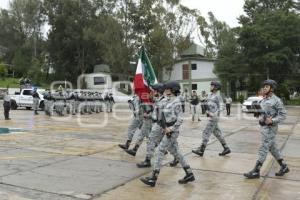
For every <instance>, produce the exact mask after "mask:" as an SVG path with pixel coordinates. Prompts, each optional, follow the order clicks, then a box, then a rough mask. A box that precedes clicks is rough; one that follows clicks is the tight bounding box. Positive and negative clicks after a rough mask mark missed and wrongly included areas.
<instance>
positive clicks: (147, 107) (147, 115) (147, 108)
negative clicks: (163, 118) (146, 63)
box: [125, 103, 153, 156]
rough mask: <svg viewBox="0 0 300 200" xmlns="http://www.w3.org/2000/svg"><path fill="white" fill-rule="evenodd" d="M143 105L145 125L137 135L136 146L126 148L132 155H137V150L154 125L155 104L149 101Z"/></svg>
mask: <svg viewBox="0 0 300 200" xmlns="http://www.w3.org/2000/svg"><path fill="white" fill-rule="evenodd" d="M141 107H142V110H143V119H142V120H143V125H142V127H141V130H140V132H139V134H138V136H137V140H136V142H135V146H134V148H133V149H125V151H126V152H127V153H128V154H130V155H132V156H135V155H136V152H137V150H138V149H139V147H140V146H141V144H142V143H143V140H144V138H145V137H147V138H149V133H150V132H151V127H152V118H151V114H152V111H153V105H152V104H150V103H149V104H143V105H142V106H141Z"/></svg>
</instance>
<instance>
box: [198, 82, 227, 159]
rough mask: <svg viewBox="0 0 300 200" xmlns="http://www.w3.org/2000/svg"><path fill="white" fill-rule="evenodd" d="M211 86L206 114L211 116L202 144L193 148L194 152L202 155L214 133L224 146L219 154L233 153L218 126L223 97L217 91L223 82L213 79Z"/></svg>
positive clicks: (203, 134)
mask: <svg viewBox="0 0 300 200" xmlns="http://www.w3.org/2000/svg"><path fill="white" fill-rule="evenodd" d="M210 87H211V88H210V90H211V93H210V94H209V96H208V97H207V108H208V110H207V111H206V115H207V117H208V118H209V120H208V123H207V125H206V127H205V129H204V131H203V133H202V144H201V146H200V147H199V148H198V149H196V150H192V152H193V153H195V154H197V155H199V156H201V157H202V156H203V154H204V151H205V148H206V146H207V143H208V141H209V138H210V136H211V134H214V136H216V138H217V139H218V140H219V141H220V142H221V144H222V146H223V148H224V150H223V152H222V153H219V156H225V155H227V154H229V153H231V151H230V149H229V147H228V146H227V143H226V141H225V138H224V136H223V133H222V131H221V129H220V128H219V126H218V121H219V117H220V111H221V103H222V102H223V101H222V99H221V97H220V96H219V95H217V91H218V90H220V89H221V84H220V83H219V82H217V81H212V82H211V86H210Z"/></svg>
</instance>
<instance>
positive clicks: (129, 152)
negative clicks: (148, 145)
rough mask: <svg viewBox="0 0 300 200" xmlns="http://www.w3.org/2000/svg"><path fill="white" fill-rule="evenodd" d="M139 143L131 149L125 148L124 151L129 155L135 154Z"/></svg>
mask: <svg viewBox="0 0 300 200" xmlns="http://www.w3.org/2000/svg"><path fill="white" fill-rule="evenodd" d="M139 147H140V146H139V145H135V146H134V148H133V149H125V151H126V153H128V154H129V155H132V156H135V155H136V152H137V150H138V149H139Z"/></svg>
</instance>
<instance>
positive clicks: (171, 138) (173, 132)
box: [140, 81, 195, 187]
mask: <svg viewBox="0 0 300 200" xmlns="http://www.w3.org/2000/svg"><path fill="white" fill-rule="evenodd" d="M179 94H180V85H179V83H177V82H174V81H171V82H168V83H166V84H165V95H166V104H165V107H164V110H163V112H162V119H161V121H160V122H159V123H161V126H162V127H163V129H164V137H163V139H162V141H161V142H160V144H159V146H158V147H157V149H156V153H157V154H156V155H157V156H156V158H155V162H154V169H153V172H152V175H151V176H150V177H145V178H141V179H140V180H141V181H142V182H143V183H145V184H146V185H149V186H152V187H154V186H155V184H156V181H157V177H158V174H159V171H160V168H161V163H162V159H163V157H164V155H165V152H166V151H167V150H168V151H169V152H170V153H171V154H172V155H173V156H174V157H176V159H178V160H179V162H180V164H181V165H182V167H183V169H184V171H185V173H186V175H185V177H184V178H183V179H180V180H179V181H178V182H179V184H186V183H188V182H191V181H194V180H195V177H194V174H193V172H192V170H191V168H190V166H189V165H188V164H187V162H186V161H185V159H184V157H183V155H182V154H181V153H180V151H179V147H178V142H177V138H178V136H179V127H180V126H181V124H182V122H183V118H182V108H181V102H180V99H179V98H178V95H179Z"/></svg>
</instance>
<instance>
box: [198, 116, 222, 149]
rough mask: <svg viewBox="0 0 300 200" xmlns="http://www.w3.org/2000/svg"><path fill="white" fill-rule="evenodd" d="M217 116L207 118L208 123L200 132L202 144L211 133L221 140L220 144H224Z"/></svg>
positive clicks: (207, 139) (205, 143)
mask: <svg viewBox="0 0 300 200" xmlns="http://www.w3.org/2000/svg"><path fill="white" fill-rule="evenodd" d="M218 121H219V118H209V120H208V123H207V124H206V127H205V129H204V130H203V133H202V144H203V145H205V146H206V145H207V143H208V141H209V138H210V136H211V134H214V136H215V137H216V138H217V139H218V140H219V141H220V142H221V144H223V145H226V141H225V139H224V137H223V133H222V131H221V129H220V128H219V125H218Z"/></svg>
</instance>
